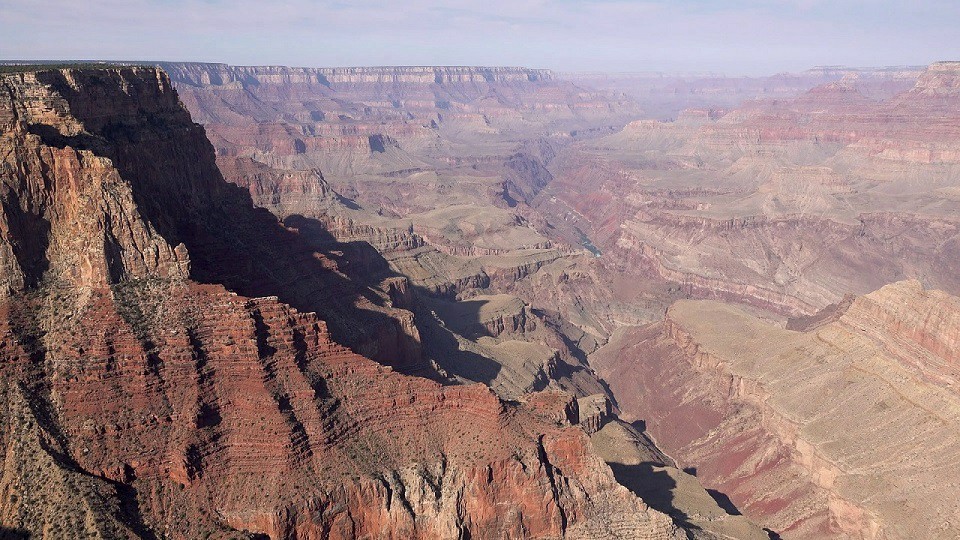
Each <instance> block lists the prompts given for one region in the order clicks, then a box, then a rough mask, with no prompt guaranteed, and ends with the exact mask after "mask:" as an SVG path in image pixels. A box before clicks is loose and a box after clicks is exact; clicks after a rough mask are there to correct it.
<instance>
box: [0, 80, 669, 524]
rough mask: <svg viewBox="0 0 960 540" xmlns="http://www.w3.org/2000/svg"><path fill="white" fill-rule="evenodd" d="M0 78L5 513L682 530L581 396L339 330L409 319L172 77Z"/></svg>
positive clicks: (85, 518)
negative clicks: (229, 143)
mask: <svg viewBox="0 0 960 540" xmlns="http://www.w3.org/2000/svg"><path fill="white" fill-rule="evenodd" d="M0 89H2V97H0V123H2V124H0V125H2V137H0V144H2V148H3V149H4V152H3V153H2V155H3V156H4V157H3V161H2V171H3V177H2V178H3V191H2V200H3V215H2V220H0V223H2V227H0V232H2V235H0V238H2V242H0V246H2V249H0V255H2V256H0V264H2V268H3V274H4V278H5V282H4V285H5V290H4V292H3V294H4V296H3V299H2V302H0V313H2V314H3V317H2V318H0V336H2V338H0V339H2V347H0V370H2V376H0V381H2V382H0V423H2V424H3V426H4V429H3V430H0V453H2V455H3V456H4V459H3V463H4V465H3V469H2V472H0V501H2V502H0V524H2V526H3V528H4V529H5V530H15V531H24V532H25V533H26V534H29V535H31V537H36V538H63V537H78V536H85V537H94V538H156V537H158V536H163V537H171V538H199V537H216V538H249V537H255V535H267V536H268V537H271V538H293V537H329V538H352V537H357V536H382V537H394V538H400V537H403V538H450V537H516V536H526V537H537V538H557V537H571V538H576V537H581V538H595V537H598V536H610V535H620V536H629V537H634V538H651V539H654V538H682V537H684V536H685V535H684V534H683V533H682V532H681V531H680V530H678V529H677V528H676V526H675V525H674V524H673V521H672V520H671V519H670V518H669V517H668V516H666V515H664V514H661V513H658V512H656V511H653V510H651V509H649V508H648V507H647V506H646V505H644V504H643V503H642V502H641V501H640V500H639V499H638V498H637V497H636V496H634V495H633V494H631V493H630V492H629V491H628V490H627V489H626V488H623V487H622V486H620V485H619V484H617V483H616V481H615V479H614V477H613V474H612V473H611V471H610V470H609V468H608V467H607V466H606V465H605V464H604V463H603V462H602V461H601V460H600V459H599V458H598V457H596V456H595V455H594V454H593V453H592V452H591V451H590V449H589V443H588V441H587V439H586V435H585V434H584V433H583V431H582V430H581V429H580V428H579V427H577V426H575V425H573V424H575V423H576V422H577V421H578V418H577V416H578V415H577V414H575V411H576V403H575V401H573V400H572V398H570V397H569V396H566V397H565V396H562V395H554V394H551V395H544V396H539V397H538V395H533V396H531V397H529V398H527V399H525V400H523V401H522V402H514V403H507V402H504V401H501V400H500V399H499V398H497V397H496V396H495V395H494V394H493V393H492V392H491V391H490V390H489V389H487V388H485V387H483V386H480V385H460V386H442V385H440V384H439V383H437V382H433V381H430V380H428V379H426V378H422V377H410V376H405V375H401V374H399V373H397V372H395V371H393V370H392V369H391V368H389V367H387V366H384V365H381V364H378V363H376V362H374V361H372V360H369V359H366V358H364V357H361V356H359V355H358V354H356V353H354V352H352V351H351V350H349V349H347V348H346V347H344V346H342V345H339V344H338V343H337V341H336V339H335V338H336V336H337V332H335V331H333V330H328V324H329V326H330V327H331V328H332V327H334V326H336V325H340V326H341V330H340V335H342V336H346V337H347V338H354V339H355V340H356V341H355V345H354V346H355V347H356V348H361V349H362V348H363V347H364V346H365V345H364V343H370V341H369V340H365V339H364V335H369V334H374V335H376V334H378V333H380V332H382V331H383V329H385V328H395V327H396V326H393V325H395V324H396V323H392V322H390V321H397V320H400V321H402V318H403V312H402V310H398V309H397V308H393V307H391V299H390V298H389V296H387V297H386V298H383V297H379V296H378V294H377V293H376V291H374V290H373V289H370V288H368V287H366V286H364V285H362V284H358V283H356V282H354V281H353V280H352V279H351V277H350V274H349V272H348V271H343V270H341V269H340V265H342V264H344V263H345V262H344V261H341V262H339V263H338V261H336V260H334V259H332V258H330V257H328V256H327V255H325V254H324V253H322V252H321V251H317V250H314V249H313V248H312V247H311V244H310V243H309V239H306V240H305V239H303V238H301V237H300V235H299V233H298V232H297V231H296V230H293V229H289V228H286V227H284V226H283V224H282V223H280V222H279V220H278V219H277V218H276V217H274V216H272V215H271V214H269V213H267V212H266V210H257V209H255V208H254V207H253V205H252V203H251V200H250V196H249V193H248V192H247V191H246V190H243V189H241V188H238V187H236V186H234V185H232V184H229V183H227V182H224V181H223V179H222V177H221V176H220V173H219V171H218V169H217V167H216V163H215V160H214V153H213V149H212V147H211V146H210V145H209V143H207V142H206V139H205V137H204V131H203V129H202V128H200V127H199V126H197V125H196V124H194V123H193V122H192V121H191V119H190V116H189V115H188V114H187V112H186V111H185V110H184V109H182V108H181V107H180V105H179V101H178V98H177V93H176V92H175V91H174V90H173V89H172V87H171V84H170V82H169V80H168V79H167V77H166V75H165V74H164V73H163V72H161V71H159V70H156V69H152V68H104V69H87V70H69V69H67V70H50V71H43V70H41V71H25V72H22V73H14V74H8V75H4V76H3V78H2V86H0ZM294 274H296V276H297V277H296V279H294V278H293V275H294ZM392 290H398V289H396V287H395V288H394V289H392ZM401 297H402V295H400V294H398V295H397V297H396V299H397V300H398V301H399V300H400V299H401ZM288 299H289V301H290V302H291V303H293V304H296V305H299V306H303V307H304V308H305V309H302V310H301V309H297V308H296V307H292V306H291V305H289V304H288V303H287V302H286V300H288ZM313 311H316V312H317V313H316V314H315V313H313ZM318 315H319V316H320V317H323V318H324V319H327V318H329V320H326V321H324V320H321V319H320V318H318ZM351 328H352V329H353V330H352V331H349V330H350V329H351ZM378 350H379V351H381V352H384V353H393V354H401V353H402V351H403V350H402V349H401V348H394V349H390V350H387V349H378ZM551 396H552V397H551ZM464 418H469V419H470V421H469V422H464V421H463V419H464Z"/></svg>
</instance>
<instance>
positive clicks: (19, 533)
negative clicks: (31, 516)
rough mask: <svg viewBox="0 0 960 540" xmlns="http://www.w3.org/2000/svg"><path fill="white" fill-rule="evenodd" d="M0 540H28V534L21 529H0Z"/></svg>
mask: <svg viewBox="0 0 960 540" xmlns="http://www.w3.org/2000/svg"><path fill="white" fill-rule="evenodd" d="M0 540H30V533H28V532H27V531H24V530H22V529H8V528H7V527H0Z"/></svg>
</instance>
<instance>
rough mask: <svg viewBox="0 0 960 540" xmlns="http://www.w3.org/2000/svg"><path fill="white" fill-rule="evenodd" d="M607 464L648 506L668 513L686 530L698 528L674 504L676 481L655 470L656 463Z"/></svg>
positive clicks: (661, 471)
mask: <svg viewBox="0 0 960 540" xmlns="http://www.w3.org/2000/svg"><path fill="white" fill-rule="evenodd" d="M608 465H610V468H611V469H612V470H613V476H614V477H615V478H616V479H617V482H619V483H620V485H622V486H624V487H626V488H627V489H629V490H630V491H632V492H633V493H634V494H635V495H637V496H638V497H640V498H641V499H642V500H643V502H645V503H647V505H648V506H650V507H651V508H653V509H654V510H657V511H659V512H663V513H665V514H667V515H669V516H670V517H671V518H673V520H674V521H675V522H677V524H678V525H680V526H682V527H684V528H685V529H687V530H688V531H690V530H699V529H700V527H697V526H696V525H694V524H693V523H691V522H690V516H688V515H687V514H686V513H685V512H683V511H682V510H680V509H679V508H677V507H676V506H675V505H674V494H673V493H674V489H675V488H676V487H677V482H676V480H674V479H673V478H671V477H670V475H669V474H667V472H666V471H663V470H657V468H658V467H660V465H659V464H658V463H652V462H643V463H638V464H636V465H627V464H624V463H616V462H611V463H608ZM689 534H690V533H689V532H688V535H689ZM691 537H692V536H691Z"/></svg>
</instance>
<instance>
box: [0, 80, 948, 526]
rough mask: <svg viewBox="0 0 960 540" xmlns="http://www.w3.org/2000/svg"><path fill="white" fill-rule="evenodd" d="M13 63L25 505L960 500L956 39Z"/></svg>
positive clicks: (422, 510) (302, 511)
mask: <svg viewBox="0 0 960 540" xmlns="http://www.w3.org/2000/svg"><path fill="white" fill-rule="evenodd" d="M0 76H2V77H3V83H4V84H3V86H2V87H0V89H2V92H3V93H2V94H0V96H2V98H3V103H2V106H0V127H2V129H3V138H2V140H0V148H2V149H3V151H4V154H3V155H4V156H5V157H4V158H3V162H2V164H3V169H2V174H3V181H4V187H3V189H4V191H3V193H2V198H3V221H2V222H0V225H2V227H0V233H2V242H0V265H2V268H3V270H2V274H0V279H2V280H3V287H2V290H0V295H2V296H0V297H2V307H0V311H2V313H3V314H4V315H3V317H2V320H0V323H2V324H3V325H4V332H3V335H4V337H3V342H2V350H3V353H0V357H2V359H3V361H2V364H0V368H2V369H3V377H2V384H3V386H2V393H0V395H2V398H3V404H4V405H3V406H4V408H3V411H4V412H3V416H2V417H0V420H2V421H3V422H4V424H5V426H6V428H5V430H4V433H5V434H6V435H4V436H0V451H2V452H3V454H4V456H5V458H4V459H5V461H4V463H5V465H4V469H3V473H2V476H0V526H2V527H3V528H8V529H10V530H11V531H21V530H22V531H23V532H24V534H28V535H30V536H29V537H31V538H33V537H34V536H36V537H38V538H57V537H63V536H79V535H87V536H93V537H102V538H116V537H130V538H134V537H140V538H160V537H171V538H195V537H204V536H206V537H209V538H256V537H269V538H328V537H342V538H352V537H390V538H408V537H419V538H515V537H531V538H559V537H569V538H598V537H622V538H697V539H701V538H702V539H709V538H744V539H752V538H757V539H763V538H780V537H782V538H851V539H853V538H857V539H863V538H870V539H895V538H917V537H925V538H944V537H952V536H955V535H957V534H958V531H960V529H958V527H960V516H958V515H957V509H956V508H955V505H954V504H952V503H953V502H955V501H956V500H957V499H958V498H960V493H958V491H957V490H958V488H957V486H958V485H960V484H958V483H957V482H955V481H953V480H952V476H951V475H952V473H950V472H949V470H950V465H951V464H952V463H954V462H955V461H956V455H955V454H956V452H955V451H954V447H955V446H956V445H955V444H954V437H955V435H954V433H955V432H956V427H957V426H956V425H955V424H956V420H957V419H956V418H955V416H956V412H957V410H960V409H958V403H957V400H956V398H955V390H954V388H953V384H954V383H955V380H956V377H957V371H956V366H955V360H956V359H957V358H958V357H960V350H958V343H960V341H958V340H960V338H958V337H957V336H958V335H960V334H958V331H957V325H958V321H960V300H958V299H957V296H958V295H960V281H958V278H957V276H960V267H958V264H960V263H958V261H960V257H958V255H960V230H958V225H960V221H958V218H957V216H958V215H960V214H958V212H957V210H958V206H957V205H958V203H960V199H958V193H960V191H958V190H960V165H958V159H960V147H958V146H957V144H958V143H957V141H960V63H956V62H941V63H937V64H933V65H931V66H928V67H899V68H876V69H873V68H869V69H868V68H860V69H853V68H833V67H828V68H816V69H812V70H809V71H806V72H803V73H799V74H781V75H777V76H773V77H762V78H749V77H743V78H727V77H718V76H713V75H683V76H670V75H661V74H621V75H604V74H562V73H561V74H557V73H553V72H550V71H547V70H538V69H528V68H508V67H491V68H486V67H381V68H375V67H366V68H287V67H270V66H230V65H226V64H203V63H173V62H162V63H160V64H159V67H153V66H146V65H139V66H138V65H125V66H124V65H109V66H107V65H99V66H92V67H90V66H85V67H77V68H72V69H70V68H60V67H56V68H51V67H48V68H44V67H43V66H38V67H29V68H27V67H23V68H19V69H12V70H11V73H9V74H4V75H0ZM194 122H197V123H196V124H195V123H194ZM465 418H469V421H464V419H465ZM3 532H4V531H3V530H0V537H2V535H3ZM258 535H260V536H258Z"/></svg>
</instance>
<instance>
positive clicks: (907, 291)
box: [594, 282, 960, 538]
mask: <svg viewBox="0 0 960 540" xmlns="http://www.w3.org/2000/svg"><path fill="white" fill-rule="evenodd" d="M956 302H957V299H956V297H952V296H949V295H946V294H944V293H942V292H939V291H925V290H924V289H923V288H922V287H921V286H920V284H919V283H917V282H901V283H896V284H893V285H889V286H887V287H884V288H882V289H880V290H879V291H876V292H874V293H871V294H868V295H866V296H863V297H859V298H857V299H855V300H853V301H852V302H851V303H850V305H849V307H848V308H847V309H846V311H845V312H837V311H836V309H835V308H831V312H830V313H828V314H825V315H824V316H823V317H821V319H823V320H822V321H820V324H814V325H809V326H808V329H807V330H806V331H803V332H797V331H790V330H784V329H781V328H778V327H776V326H773V325H770V324H769V323H765V322H762V321H761V320H760V319H758V318H756V317H754V316H751V315H749V314H747V313H746V312H743V311H741V310H738V309H735V308H731V307H728V306H724V305H721V304H718V303H713V302H681V303H678V304H676V305H674V306H673V307H672V308H671V309H670V311H669V312H668V313H667V316H666V318H665V320H664V321H663V322H662V323H658V324H655V325H652V326H648V327H642V328H637V329H635V330H632V331H630V332H628V333H627V334H626V335H625V336H623V337H622V339H618V340H617V341H616V342H615V343H613V344H612V345H611V346H610V348H609V349H607V350H606V351H602V353H601V354H599V355H598V356H597V361H596V362H595V363H594V364H595V365H596V366H597V367H598V369H599V371H600V372H601V374H602V375H604V376H605V378H606V380H608V381H610V383H611V386H612V388H613V391H614V394H615V395H616V396H617V398H618V402H619V404H620V407H621V412H622V413H623V414H624V415H625V416H626V417H627V418H628V419H630V418H643V419H645V420H646V421H647V425H648V426H649V428H650V430H651V432H652V434H653V435H654V437H655V438H656V440H657V442H658V444H659V445H660V446H661V447H662V448H663V449H664V450H665V451H666V452H668V453H669V454H670V455H671V456H673V457H675V458H676V459H677V460H678V462H679V463H681V464H682V465H683V466H692V467H695V468H696V470H697V471H698V473H697V474H698V477H699V478H701V480H702V481H703V482H704V483H705V484H706V485H707V486H708V487H714V488H716V489H720V490H722V491H723V492H724V493H727V494H728V495H729V496H730V498H731V499H732V500H733V501H734V503H735V504H737V506H738V507H739V508H740V509H742V510H743V512H744V513H745V514H746V515H747V516H748V517H751V518H752V519H754V520H756V521H758V522H760V523H761V524H764V525H766V526H767V527H770V528H771V529H773V530H775V531H777V532H778V533H779V534H781V535H782V536H783V537H784V538H790V537H797V538H836V537H847V538H914V537H917V536H923V537H927V536H929V537H943V536H952V535H955V534H957V532H956V530H955V529H956V526H955V525H954V524H955V523H956V509H954V508H952V507H951V506H950V504H949V503H941V501H952V500H954V499H955V498H956V497H957V493H956V492H955V487H954V486H953V483H952V482H951V481H949V480H948V481H944V479H945V477H944V474H945V473H944V471H943V470H942V469H941V468H940V467H939V466H937V464H938V463H943V462H945V461H949V460H952V459H954V458H955V457H954V455H955V449H954V448H953V446H952V445H951V444H949V443H948V442H947V441H950V440H952V438H953V432H954V431H955V429H956V427H955V424H956V422H957V421H958V419H960V402H958V401H957V399H956V397H955V396H954V395H953V392H952V390H951V389H950V388H951V385H952V384H954V381H955V377H956V367H955V366H954V365H953V359H954V358H955V353H954V352H952V351H953V348H952V347H954V345H955V344H953V343H952V342H951V341H950V340H951V339H952V338H951V337H950V336H952V335H953V334H955V332H953V328H954V327H955V326H956V325H955V322H956V321H954V319H955V317H956V313H955V312H956V309H955V308H956ZM651 381H660V382H659V383H657V384H654V383H653V382H651ZM810 396H817V399H816V400H811V399H810ZM865 418H868V419H869V421H865V420H864V419H865ZM933 441H941V443H935V442H933ZM931 443H932V444H931ZM734 456H735V457H734ZM934 477H936V478H938V480H937V481H934V480H933V478H934ZM921 486H929V487H921Z"/></svg>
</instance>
